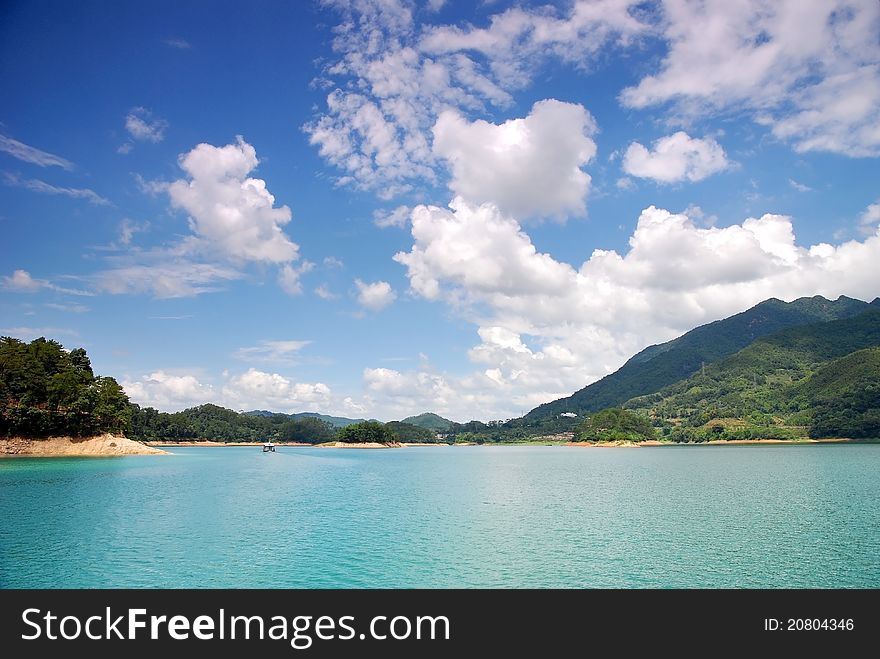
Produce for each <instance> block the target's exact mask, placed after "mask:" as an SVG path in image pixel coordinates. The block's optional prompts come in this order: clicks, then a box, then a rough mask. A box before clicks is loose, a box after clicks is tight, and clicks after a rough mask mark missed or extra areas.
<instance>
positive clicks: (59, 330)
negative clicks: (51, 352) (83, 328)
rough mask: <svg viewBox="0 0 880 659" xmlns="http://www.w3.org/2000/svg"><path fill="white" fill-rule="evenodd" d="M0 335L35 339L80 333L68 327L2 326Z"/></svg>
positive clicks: (25, 339)
mask: <svg viewBox="0 0 880 659" xmlns="http://www.w3.org/2000/svg"><path fill="white" fill-rule="evenodd" d="M0 336H11V337H13V338H15V339H20V340H22V341H33V340H34V339H39V338H40V337H45V338H47V339H53V338H55V337H57V336H79V333H78V332H77V331H76V330H72V329H68V328H66V327H0Z"/></svg>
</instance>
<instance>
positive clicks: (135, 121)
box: [125, 107, 168, 150]
mask: <svg viewBox="0 0 880 659" xmlns="http://www.w3.org/2000/svg"><path fill="white" fill-rule="evenodd" d="M167 128H168V122H167V121H166V120H165V119H160V118H158V117H156V118H153V113H152V112H150V111H149V110H148V109H147V108H142V107H136V108H132V109H131V111H130V112H129V113H128V114H127V115H126V117H125V130H127V131H128V134H129V135H131V136H132V138H134V139H136V140H138V141H140V142H153V143H154V144H155V143H158V142H161V141H162V140H164V139H165V130H166V129H167ZM129 150H130V149H129Z"/></svg>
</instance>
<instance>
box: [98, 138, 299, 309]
mask: <svg viewBox="0 0 880 659" xmlns="http://www.w3.org/2000/svg"><path fill="white" fill-rule="evenodd" d="M178 160H179V164H180V166H181V168H182V169H183V170H184V172H186V174H187V177H186V178H181V179H178V180H176V181H173V182H171V183H165V182H161V181H145V180H144V179H143V178H141V177H139V176H135V179H136V181H137V183H138V186H139V187H140V188H141V190H142V191H143V192H145V193H147V194H158V193H167V194H168V196H169V199H170V202H171V206H172V207H173V208H180V209H182V210H184V211H186V212H187V215H188V225H189V228H190V230H191V233H190V234H189V235H186V236H185V237H183V238H182V239H181V240H179V241H178V242H176V243H172V244H170V245H165V246H161V247H156V248H154V249H151V250H138V249H135V248H132V249H130V250H129V251H128V252H127V253H126V254H123V255H118V256H113V257H112V258H110V259H109V260H110V263H111V267H110V268H108V269H107V270H104V271H101V272H98V273H96V274H94V275H91V276H90V277H89V278H88V279H89V280H90V281H91V282H92V284H93V285H94V286H95V287H96V288H97V289H98V290H100V291H102V292H106V293H115V294H121V293H146V294H152V295H153V296H155V297H159V298H168V297H189V296H194V295H199V294H201V293H207V292H211V291H216V290H219V288H220V286H222V285H223V284H224V283H225V282H229V281H232V280H236V279H240V278H242V277H243V276H244V269H245V267H246V266H247V265H248V264H249V263H251V262H256V263H268V264H270V265H276V266H277V267H278V274H277V279H278V283H279V285H280V286H281V288H282V289H283V290H285V291H286V292H287V293H289V294H291V295H297V294H299V293H300V292H301V290H302V286H301V283H300V278H301V276H302V275H303V274H305V273H307V272H309V271H310V270H312V269H313V268H314V264H313V263H311V262H309V261H304V262H302V263H301V264H300V265H298V266H295V265H294V263H295V261H296V260H297V259H298V258H299V246H298V245H297V244H296V243H294V242H293V241H291V240H290V238H289V237H288V236H287V235H286V234H285V233H284V230H283V228H282V227H283V226H284V225H285V224H287V223H289V222H290V220H291V217H292V213H291V211H290V208H288V207H287V206H280V207H277V208H276V207H275V197H273V196H272V194H271V193H270V192H269V190H268V189H267V187H266V182H265V181H264V180H262V179H258V178H252V177H249V176H248V174H250V173H251V172H252V171H253V169H254V168H255V167H256V166H257V165H258V163H259V161H258V159H257V154H256V150H255V149H254V147H253V146H251V145H250V144H248V143H247V142H245V141H244V139H242V138H241V137H239V138H238V140H237V142H236V143H235V144H227V145H226V146H223V147H216V146H213V145H210V144H199V145H197V146H196V147H194V148H193V149H192V150H190V151H189V152H188V153H185V154H182V155H181V156H180V157H179V159H178ZM136 230H138V228H137V227H136V226H135V225H134V224H133V223H131V222H128V223H126V221H124V222H123V224H122V226H121V229H120V231H121V234H120V243H121V244H122V245H126V244H130V241H131V237H132V235H133V233H134V231H136ZM126 241H128V242H126Z"/></svg>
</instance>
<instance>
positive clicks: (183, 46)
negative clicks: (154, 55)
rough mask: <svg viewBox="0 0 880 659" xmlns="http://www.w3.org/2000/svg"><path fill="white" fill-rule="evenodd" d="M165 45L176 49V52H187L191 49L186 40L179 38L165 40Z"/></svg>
mask: <svg viewBox="0 0 880 659" xmlns="http://www.w3.org/2000/svg"><path fill="white" fill-rule="evenodd" d="M165 45H166V46H170V47H171V48H176V49H177V50H189V49H190V48H192V45H191V44H190V42H189V41H187V40H186V39H181V38H180V37H171V38H168V39H165Z"/></svg>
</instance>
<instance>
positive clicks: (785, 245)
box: [383, 199, 880, 417]
mask: <svg viewBox="0 0 880 659" xmlns="http://www.w3.org/2000/svg"><path fill="white" fill-rule="evenodd" d="M412 236H413V243H414V244H413V247H412V249H411V250H410V251H408V252H401V253H399V254H397V255H396V256H395V260H397V261H398V262H400V263H401V264H403V265H405V266H406V268H407V275H408V277H409V280H410V287H411V290H412V292H413V293H414V294H416V295H419V296H422V297H424V298H427V299H431V300H441V301H445V302H447V303H448V304H450V305H453V307H454V308H455V309H457V310H459V311H462V310H467V313H466V315H467V317H468V318H471V319H474V321H475V323H476V325H477V335H478V337H479V343H477V344H476V345H475V346H474V347H473V348H472V349H471V351H470V352H469V357H470V359H471V360H472V361H473V362H474V363H475V364H479V365H480V366H481V368H482V370H481V371H478V372H475V373H473V374H471V375H470V376H467V377H463V378H462V377H458V378H454V379H451V380H450V379H449V378H447V379H446V381H447V382H450V381H451V385H450V386H451V387H452V389H453V390H455V391H461V392H468V391H476V390H479V389H480V388H482V390H483V391H484V393H485V394H486V395H487V396H489V397H490V399H491V402H488V401H487V402H486V405H487V407H486V412H489V411H490V410H494V414H493V416H498V417H502V416H504V417H506V416H513V415H517V414H519V413H520V412H521V411H522V410H521V408H524V409H526V410H528V409H530V408H531V407H532V406H533V405H536V404H538V403H541V402H545V401H547V400H551V399H553V398H556V397H559V396H562V395H567V394H570V393H571V392H572V391H574V390H576V389H579V388H581V387H583V386H584V385H586V384H588V383H589V382H591V381H594V380H596V379H598V378H600V377H602V376H604V375H606V374H607V373H609V372H611V371H613V370H615V369H616V368H618V367H619V366H620V365H622V364H623V362H624V361H625V360H626V359H628V358H629V357H630V356H631V355H632V354H634V353H635V352H636V351H638V350H640V349H642V348H644V347H645V346H647V345H650V344H652V343H657V342H660V341H664V340H668V339H670V338H672V337H674V336H676V335H678V334H680V333H681V332H683V331H686V330H688V329H690V328H692V327H694V326H696V325H699V324H701V323H705V322H709V321H711V320H715V319H718V318H722V317H726V316H728V315H731V314H733V313H736V312H738V311H742V310H744V309H746V308H748V307H749V306H752V305H754V304H756V303H757V302H759V301H761V300H764V299H767V298H769V297H773V296H775V297H780V298H783V299H787V300H790V299H794V298H796V297H799V296H802V295H815V294H817V293H818V294H821V295H825V296H826V297H829V298H836V297H837V296H839V295H841V294H845V295H850V296H852V297H857V298H861V299H867V300H870V299H873V298H874V297H875V296H876V295H877V293H878V290H877V283H876V282H877V281H880V265H878V264H880V235H878V234H877V232H876V231H875V232H874V234H873V235H871V236H870V237H868V238H867V239H866V240H865V241H863V242H858V241H850V242H846V243H843V244H840V245H836V246H834V245H830V244H825V243H820V244H817V245H813V246H810V247H804V246H800V245H798V244H797V242H796V239H795V233H794V225H793V223H792V220H791V218H789V217H786V216H782V215H773V214H766V215H763V216H761V217H757V218H747V219H746V220H744V221H743V222H742V223H741V224H734V225H731V226H728V227H708V228H703V227H700V226H698V225H697V224H695V223H694V222H693V221H692V219H691V218H689V217H687V216H686V215H684V214H675V213H670V212H668V211H666V210H663V209H659V208H656V207H653V206H651V207H649V208H646V209H645V210H644V211H643V212H642V214H641V216H640V217H639V221H638V225H637V227H636V230H635V232H634V233H633V235H632V236H631V238H630V240H629V249H628V250H627V251H626V252H625V253H622V254H621V253H618V252H616V251H612V250H601V249H597V250H594V251H593V253H592V254H591V255H590V256H589V257H588V258H587V259H586V260H585V261H584V262H583V263H582V264H581V265H580V266H579V267H574V266H572V265H570V264H567V263H563V262H560V261H557V260H556V259H554V258H553V257H551V256H550V255H548V254H543V253H541V252H539V251H538V250H537V249H536V248H535V247H534V245H533V244H532V242H531V239H530V238H529V236H528V235H527V234H526V233H525V232H524V231H523V230H522V228H521V227H520V225H519V224H518V223H517V222H516V221H515V220H513V219H512V218H510V217H508V216H505V215H504V214H503V213H501V212H500V211H499V210H498V209H497V208H496V207H494V206H493V205H491V204H482V205H476V204H471V203H468V202H466V201H464V200H462V199H456V200H454V201H453V203H452V204H451V205H450V208H449V209H443V208H437V207H431V206H419V207H417V208H416V209H414V211H413V214H412ZM385 375H389V374H385ZM401 376H402V377H404V380H405V381H407V382H410V383H411V382H412V380H406V378H411V377H412V376H413V373H402V374H401ZM386 379H388V380H391V381H401V380H400V379H397V380H395V379H394V378H391V377H390V375H389V378H386ZM476 384H479V387H477V386H476ZM469 387H471V388H469ZM383 391H385V392H386V394H387V395H389V396H390V395H391V394H392V393H393V391H392V389H390V388H389V387H388V386H386V387H385V388H384V389H383ZM408 395H410V396H416V395H418V394H416V393H415V392H410V393H409V394H408ZM425 395H426V397H429V396H430V395H431V394H430V388H429V389H428V390H427V393H426V394H425ZM461 404H462V405H465V402H461ZM484 414H485V413H484Z"/></svg>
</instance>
